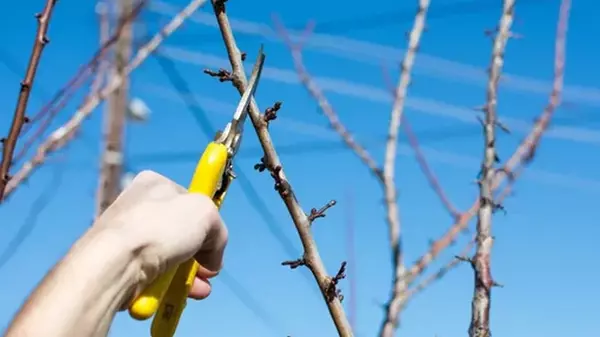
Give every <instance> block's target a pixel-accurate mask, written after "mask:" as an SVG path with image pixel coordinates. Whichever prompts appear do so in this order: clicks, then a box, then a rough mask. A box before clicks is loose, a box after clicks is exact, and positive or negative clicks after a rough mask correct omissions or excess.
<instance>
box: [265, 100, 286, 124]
mask: <svg viewBox="0 0 600 337" xmlns="http://www.w3.org/2000/svg"><path fill="white" fill-rule="evenodd" d="M282 104H283V102H279V101H277V102H275V104H273V106H270V107H268V108H267V109H266V110H265V113H264V114H263V116H262V118H263V120H264V121H265V123H266V124H267V125H269V122H270V121H273V120H276V119H277V112H278V111H279V109H281V105H282Z"/></svg>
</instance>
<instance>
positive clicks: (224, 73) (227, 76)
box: [204, 68, 233, 82]
mask: <svg viewBox="0 0 600 337" xmlns="http://www.w3.org/2000/svg"><path fill="white" fill-rule="evenodd" d="M204 73H205V74H207V75H208V76H211V77H215V78H218V79H219V82H231V81H233V75H232V74H231V71H229V70H226V69H223V68H220V69H219V70H218V71H214V70H211V69H204Z"/></svg>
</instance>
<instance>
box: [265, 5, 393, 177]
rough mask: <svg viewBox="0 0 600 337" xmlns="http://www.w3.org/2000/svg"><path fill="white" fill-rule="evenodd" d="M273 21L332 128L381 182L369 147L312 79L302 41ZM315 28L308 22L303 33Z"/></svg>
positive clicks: (279, 23)
mask: <svg viewBox="0 0 600 337" xmlns="http://www.w3.org/2000/svg"><path fill="white" fill-rule="evenodd" d="M273 22H274V23H275V26H276V29H277V31H278V33H279V35H280V36H281V37H282V38H283V40H284V42H285V43H286V44H287V46H288V48H289V49H290V52H291V53H292V59H293V61H294V67H295V68H296V73H298V77H299V78H300V81H301V82H302V84H303V85H304V87H305V88H306V89H307V90H308V92H309V94H310V95H311V96H312V97H313V98H314V99H315V100H316V101H317V104H319V108H320V109H321V111H322V112H323V114H324V115H325V117H326V118H327V120H328V121H329V125H330V126H331V128H333V129H334V130H335V131H336V132H337V133H338V134H339V135H340V136H341V138H342V140H343V141H344V143H346V145H347V146H348V147H349V148H350V149H351V150H353V151H354V153H356V155H357V156H358V157H359V158H360V160H361V161H362V162H363V163H364V164H365V165H366V166H367V167H368V168H369V169H370V170H371V172H372V173H373V174H374V175H375V177H377V179H379V181H380V182H383V172H382V170H381V168H380V167H379V165H378V164H377V162H376V161H375V159H373V157H372V156H371V154H370V153H369V152H368V151H367V149H366V148H365V147H364V146H362V145H361V144H360V142H359V141H358V140H357V139H355V138H354V136H353V135H352V132H350V130H348V129H347V128H346V126H345V125H344V124H343V123H342V122H341V121H340V119H339V117H338V114H337V113H336V112H335V110H334V108H333V106H332V105H331V104H330V103H329V101H328V100H327V98H326V97H325V94H324V93H323V91H322V90H321V88H319V86H318V85H317V84H316V83H315V82H314V81H313V80H312V77H311V76H310V74H309V73H308V70H307V69H306V67H305V66H304V62H303V59H302V41H301V42H299V43H294V42H293V41H292V39H291V38H290V35H289V33H288V32H287V30H286V28H285V27H284V26H283V24H282V23H281V21H280V20H279V19H278V18H277V17H276V16H274V17H273ZM313 29H314V25H312V24H308V25H307V26H306V28H305V30H304V32H303V34H302V35H303V36H304V38H307V37H308V35H309V34H310V33H311V32H312V30H313Z"/></svg>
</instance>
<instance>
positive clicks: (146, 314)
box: [129, 46, 265, 337]
mask: <svg viewBox="0 0 600 337" xmlns="http://www.w3.org/2000/svg"><path fill="white" fill-rule="evenodd" d="M264 61H265V55H264V53H263V48H262V46H261V48H260V50H259V53H258V58H257V60H256V62H255V64H254V68H253V69H252V75H251V77H250V81H249V83H248V87H247V88H246V91H245V92H244V94H243V95H242V98H241V99H240V102H239V104H238V106H237V108H236V110H235V113H234V115H233V118H232V119H231V121H230V122H229V123H227V125H226V126H225V129H224V130H223V131H219V132H217V134H216V136H215V139H214V140H213V141H212V142H210V143H209V144H208V146H207V147H206V149H205V150H204V153H203V154H202V157H201V158H200V160H199V161H198V164H197V166H196V170H195V172H194V175H193V177H192V181H191V182H190V185H189V188H188V191H189V192H190V193H201V194H204V195H206V196H209V197H211V198H212V200H213V202H214V203H215V205H216V206H217V207H219V208H220V207H221V204H222V203H223V200H224V199H225V195H226V193H227V190H228V188H229V185H230V183H231V182H232V181H233V179H235V175H234V173H233V159H234V157H235V155H236V153H237V152H238V149H239V147H240V143H241V140H242V134H243V131H244V121H245V120H246V118H247V116H248V106H249V104H250V102H251V101H252V98H253V96H254V92H255V91H256V88H257V87H258V81H259V79H260V74H261V72H262V68H263V64H264ZM199 266H200V265H199V264H198V263H197V262H196V260H194V259H193V258H192V259H189V260H188V261H186V262H184V263H182V264H180V265H178V266H175V267H173V268H171V269H170V270H168V271H166V272H165V273H164V274H162V275H160V276H159V277H158V278H157V279H156V280H154V282H153V283H152V284H150V286H148V287H147V288H146V289H145V290H144V291H142V293H141V294H140V295H139V296H138V297H137V298H136V299H135V300H134V301H133V302H132V303H131V305H130V306H129V314H130V316H131V317H133V318H135V319H138V320H146V319H148V318H150V317H152V316H154V319H153V321H152V326H151V329H150V335H151V336H152V337H172V336H173V335H174V334H175V330H176V329H177V325H178V323H179V319H180V317H181V315H182V313H183V310H184V308H185V306H186V302H187V296H188V294H189V292H190V289H191V287H192V282H193V281H194V278H195V276H196V273H197V272H198V268H199Z"/></svg>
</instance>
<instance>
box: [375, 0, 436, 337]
mask: <svg viewBox="0 0 600 337" xmlns="http://www.w3.org/2000/svg"><path fill="white" fill-rule="evenodd" d="M428 8H429V0H419V7H418V10H417V15H416V16H415V21H414V23H413V27H412V30H411V32H410V35H409V42H408V50H407V51H406V55H405V56H404V60H402V65H401V72H400V80H399V82H398V86H397V87H396V92H395V95H394V104H393V106H392V112H391V115H390V125H389V131H388V140H387V145H386V149H385V156H384V163H383V177H384V183H383V189H384V196H385V205H386V210H387V212H386V213H387V214H386V219H387V222H388V227H389V235H390V248H391V250H392V268H393V277H392V291H391V294H390V298H389V299H388V302H387V305H386V312H385V318H384V320H383V322H382V325H381V330H380V331H379V336H381V337H392V336H393V335H394V333H395V331H396V329H397V328H398V325H399V316H400V310H401V308H402V303H403V302H404V301H405V296H406V294H407V290H408V282H407V280H406V277H405V275H406V266H405V265H404V257H403V249H402V237H401V235H402V229H401V222H400V214H399V209H398V200H397V187H396V182H395V171H396V154H397V146H398V134H399V132H400V123H401V121H402V115H403V112H404V102H405V98H406V93H407V90H408V86H409V85H410V80H411V70H412V67H413V64H414V60H415V56H416V53H417V50H418V48H419V43H420V41H421V35H422V34H423V31H424V29H425V17H426V15H427V9H428Z"/></svg>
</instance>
